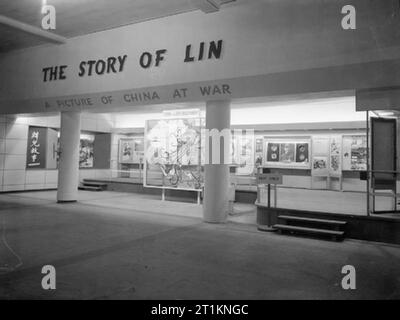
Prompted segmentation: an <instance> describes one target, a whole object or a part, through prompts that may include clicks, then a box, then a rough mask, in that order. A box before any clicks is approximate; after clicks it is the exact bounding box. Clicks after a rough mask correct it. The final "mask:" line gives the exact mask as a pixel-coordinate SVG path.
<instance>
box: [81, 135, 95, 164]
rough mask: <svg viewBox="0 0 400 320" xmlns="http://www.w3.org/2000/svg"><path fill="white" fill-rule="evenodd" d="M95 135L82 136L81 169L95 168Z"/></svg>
mask: <svg viewBox="0 0 400 320" xmlns="http://www.w3.org/2000/svg"><path fill="white" fill-rule="evenodd" d="M93 162H94V135H93V134H81V141H80V146H79V168H93Z"/></svg>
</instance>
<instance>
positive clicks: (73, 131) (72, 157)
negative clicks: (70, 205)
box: [57, 111, 81, 202]
mask: <svg viewBox="0 0 400 320" xmlns="http://www.w3.org/2000/svg"><path fill="white" fill-rule="evenodd" d="M80 133H81V113H80V112H76V111H66V112H61V126H60V159H59V165H58V190H57V202H73V201H77V199H78V183H79V142H80Z"/></svg>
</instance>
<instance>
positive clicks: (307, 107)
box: [115, 97, 365, 128]
mask: <svg viewBox="0 0 400 320" xmlns="http://www.w3.org/2000/svg"><path fill="white" fill-rule="evenodd" d="M163 117H164V116H163V114H162V113H135V114H116V116H115V125H116V128H143V127H144V123H145V120H148V119H160V118H163ZM349 121H365V113H364V112H356V104H355V97H340V98H327V99H313V100H299V101H288V102H283V103H272V102H271V103H249V104H244V103H241V104H234V105H232V109H231V124H232V125H246V124H248V125H252V124H279V123H282V124H290V123H323V122H349Z"/></svg>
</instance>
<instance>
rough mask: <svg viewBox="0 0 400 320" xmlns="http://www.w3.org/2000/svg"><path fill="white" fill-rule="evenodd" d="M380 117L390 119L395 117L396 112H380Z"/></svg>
mask: <svg viewBox="0 0 400 320" xmlns="http://www.w3.org/2000/svg"><path fill="white" fill-rule="evenodd" d="M378 114H379V116H381V117H390V116H394V112H392V111H383V112H378Z"/></svg>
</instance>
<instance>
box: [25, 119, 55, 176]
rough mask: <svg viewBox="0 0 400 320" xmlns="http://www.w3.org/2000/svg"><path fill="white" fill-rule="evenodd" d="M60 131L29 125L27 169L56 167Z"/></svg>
mask: <svg viewBox="0 0 400 320" xmlns="http://www.w3.org/2000/svg"><path fill="white" fill-rule="evenodd" d="M57 150H58V132H57V130H55V129H52V128H46V127H37V126H29V128H28V142H27V152H26V169H56V168H57V160H58V159H57Z"/></svg>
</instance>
